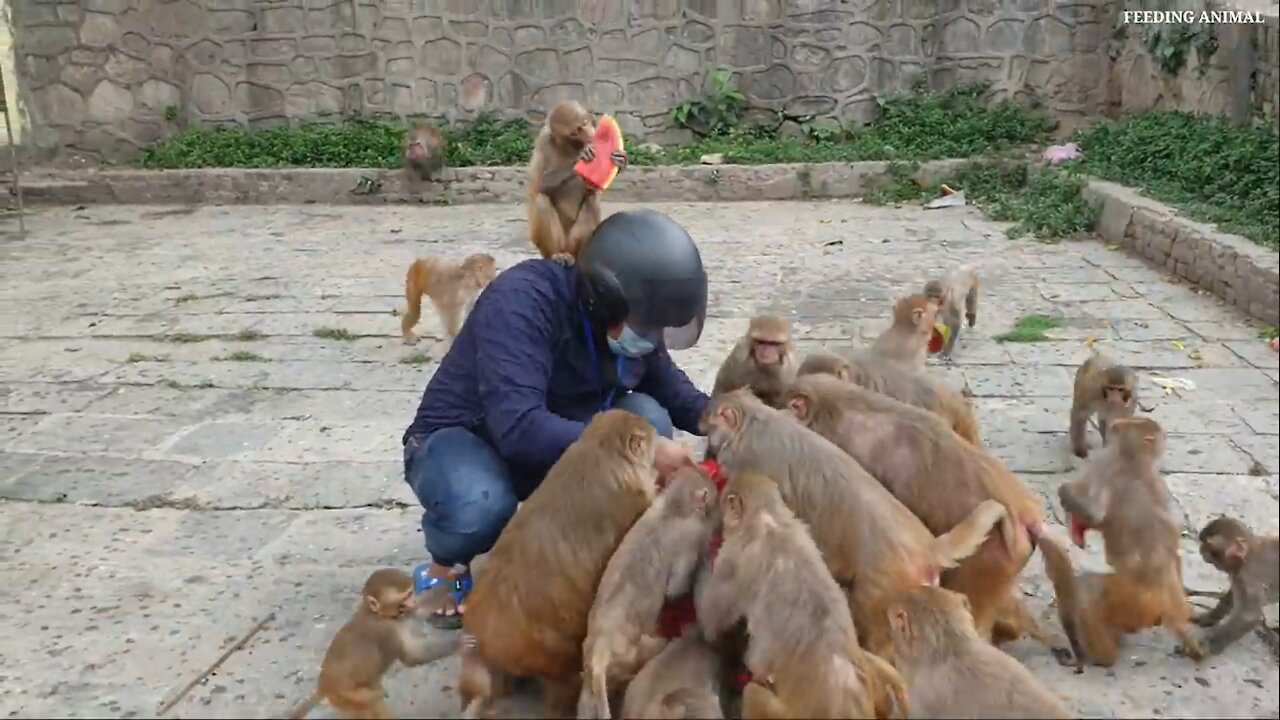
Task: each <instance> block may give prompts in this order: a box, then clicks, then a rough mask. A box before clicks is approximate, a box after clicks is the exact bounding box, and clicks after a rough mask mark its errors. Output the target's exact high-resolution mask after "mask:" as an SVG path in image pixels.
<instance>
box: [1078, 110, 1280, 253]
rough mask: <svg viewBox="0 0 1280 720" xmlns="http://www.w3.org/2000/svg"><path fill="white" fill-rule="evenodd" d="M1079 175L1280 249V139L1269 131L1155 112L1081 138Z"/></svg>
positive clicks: (1094, 129)
mask: <svg viewBox="0 0 1280 720" xmlns="http://www.w3.org/2000/svg"><path fill="white" fill-rule="evenodd" d="M1075 139H1076V142H1078V143H1080V146H1081V147H1082V148H1083V149H1084V153H1085V156H1084V161H1083V163H1082V164H1081V166H1082V169H1083V170H1084V171H1085V172H1088V173H1089V174H1091V175H1096V176H1098V177H1102V178H1105V179H1107V180H1113V181H1115V182H1118V183H1123V184H1125V185H1130V186H1133V187H1136V188H1141V189H1142V190H1144V191H1145V192H1146V193H1147V194H1149V195H1151V196H1152V197H1154V198H1156V199H1158V200H1162V201H1164V202H1167V203H1169V204H1171V205H1173V206H1175V207H1177V208H1179V209H1180V210H1182V211H1184V212H1185V213H1186V214H1187V215H1188V216H1189V217H1191V218H1193V219H1196V220H1201V221H1204V222H1210V223H1215V224H1217V225H1218V226H1219V227H1220V228H1221V229H1222V230H1224V231H1226V232H1233V233H1238V234H1240V235H1243V236H1245V237H1247V238H1249V239H1250V240H1253V241H1254V242H1256V243H1258V244H1259V245H1262V246H1264V247H1267V248H1280V138H1277V136H1276V134H1275V131H1274V128H1272V127H1269V126H1266V125H1257V126H1253V127H1240V126H1236V125H1232V124H1231V123H1230V122H1229V121H1228V120H1226V119H1224V118H1217V117H1209V116H1204V115H1192V114H1189V113H1182V112H1164V111H1162V112H1151V113H1145V114H1142V115H1135V116H1132V117H1128V118H1124V119H1122V120H1118V121H1115V122H1104V123H1101V124H1099V125H1095V126H1094V127H1092V128H1089V129H1086V130H1083V131H1081V132H1079V133H1077V135H1076V138H1075Z"/></svg>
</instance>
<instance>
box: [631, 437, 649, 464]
mask: <svg viewBox="0 0 1280 720" xmlns="http://www.w3.org/2000/svg"><path fill="white" fill-rule="evenodd" d="M648 442H649V434H648V433H647V432H644V431H642V430H636V431H635V432H633V433H631V434H630V435H628V436H627V454H628V455H630V456H631V457H633V458H635V459H637V460H638V459H640V458H642V457H644V449H645V446H646V445H647V444H648Z"/></svg>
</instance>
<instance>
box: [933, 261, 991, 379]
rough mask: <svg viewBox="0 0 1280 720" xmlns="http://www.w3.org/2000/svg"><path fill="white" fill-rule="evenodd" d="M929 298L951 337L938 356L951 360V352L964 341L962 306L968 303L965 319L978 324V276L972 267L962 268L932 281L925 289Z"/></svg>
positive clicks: (964, 266)
mask: <svg viewBox="0 0 1280 720" xmlns="http://www.w3.org/2000/svg"><path fill="white" fill-rule="evenodd" d="M924 294H925V297H928V298H929V299H930V300H932V301H934V302H935V303H937V304H938V315H939V317H941V318H942V322H943V323H944V324H945V325H946V326H947V330H948V331H949V332H950V335H949V336H948V337H947V343H946V345H944V346H943V347H942V350H941V352H939V353H938V357H939V358H940V359H942V360H950V359H951V350H952V348H954V347H955V345H956V340H959V339H960V304H961V302H963V303H964V318H965V321H966V322H968V324H969V327H973V326H974V324H976V323H977V322H978V273H977V272H975V271H974V269H973V266H972V265H961V266H960V267H958V268H956V269H955V270H952V271H951V272H949V273H947V274H946V276H944V277H943V278H942V279H940V280H930V281H929V282H927V283H925V286H924Z"/></svg>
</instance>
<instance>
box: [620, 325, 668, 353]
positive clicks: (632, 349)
mask: <svg viewBox="0 0 1280 720" xmlns="http://www.w3.org/2000/svg"><path fill="white" fill-rule="evenodd" d="M656 349H658V348H657V345H654V344H653V341H652V340H650V339H649V338H646V337H644V336H643V335H641V334H640V333H638V332H636V331H635V330H632V329H631V327H630V326H628V325H623V326H622V332H621V333H619V334H618V337H617V339H614V338H609V351H610V352H612V353H613V354H614V355H622V356H624V357H629V358H641V357H644V356H645V355H648V354H649V353H651V352H653V351H654V350H656Z"/></svg>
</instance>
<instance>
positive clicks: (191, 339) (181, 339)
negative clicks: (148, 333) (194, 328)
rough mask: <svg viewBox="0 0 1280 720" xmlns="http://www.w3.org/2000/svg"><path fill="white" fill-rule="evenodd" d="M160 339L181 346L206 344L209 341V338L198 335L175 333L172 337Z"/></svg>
mask: <svg viewBox="0 0 1280 720" xmlns="http://www.w3.org/2000/svg"><path fill="white" fill-rule="evenodd" d="M160 339H161V340H164V341H165V342H171V343H177V344H179V345H187V344H190V343H199V342H204V341H205V340H208V339H209V336H208V335H197V334H196V333H174V334H172V335H165V336H164V337H162V338H160Z"/></svg>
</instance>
